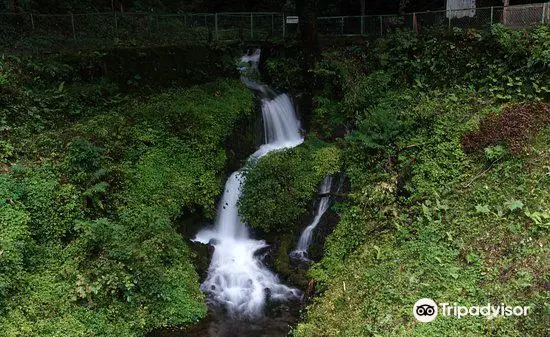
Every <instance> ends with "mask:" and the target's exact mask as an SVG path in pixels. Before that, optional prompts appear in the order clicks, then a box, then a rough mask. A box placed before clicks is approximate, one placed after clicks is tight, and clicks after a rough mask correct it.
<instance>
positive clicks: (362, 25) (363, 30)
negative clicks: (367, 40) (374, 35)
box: [361, 15, 365, 35]
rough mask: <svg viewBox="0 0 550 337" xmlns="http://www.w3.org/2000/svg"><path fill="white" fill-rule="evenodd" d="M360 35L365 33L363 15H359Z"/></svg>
mask: <svg viewBox="0 0 550 337" xmlns="http://www.w3.org/2000/svg"><path fill="white" fill-rule="evenodd" d="M361 35H365V16H364V15H361Z"/></svg>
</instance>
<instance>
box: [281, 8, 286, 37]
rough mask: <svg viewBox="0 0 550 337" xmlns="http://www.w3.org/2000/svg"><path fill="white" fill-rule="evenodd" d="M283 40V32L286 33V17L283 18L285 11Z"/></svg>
mask: <svg viewBox="0 0 550 337" xmlns="http://www.w3.org/2000/svg"><path fill="white" fill-rule="evenodd" d="M282 16H283V40H284V38H285V34H286V18H285V13H283V15H282Z"/></svg>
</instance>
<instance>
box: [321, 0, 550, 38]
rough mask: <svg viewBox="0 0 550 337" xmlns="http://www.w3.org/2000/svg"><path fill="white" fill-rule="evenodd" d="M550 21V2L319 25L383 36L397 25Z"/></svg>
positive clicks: (330, 20)
mask: <svg viewBox="0 0 550 337" xmlns="http://www.w3.org/2000/svg"><path fill="white" fill-rule="evenodd" d="M549 22H550V2H549V3H539V4H532V5H521V6H508V7H506V8H504V7H485V8H473V9H463V10H453V11H447V10H442V11H432V12H419V13H409V14H400V15H376V16H372V15H366V16H331V17H320V18H318V28H319V33H320V34H324V35H365V36H383V35H384V34H386V33H388V32H390V31H392V30H395V29H397V28H399V29H403V28H409V29H412V30H415V31H422V30H423V29H426V28H429V27H434V26H441V27H448V28H449V29H451V28H453V27H457V28H463V29H464V28H477V29H487V28H489V27H490V26H491V25H493V24H496V23H501V24H503V25H505V26H508V27H511V28H527V27H530V26H533V25H537V24H544V23H549Z"/></svg>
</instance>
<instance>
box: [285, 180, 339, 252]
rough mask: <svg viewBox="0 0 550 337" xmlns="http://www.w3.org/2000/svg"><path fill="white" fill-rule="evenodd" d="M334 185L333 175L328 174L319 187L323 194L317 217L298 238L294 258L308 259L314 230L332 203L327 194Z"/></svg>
mask: <svg viewBox="0 0 550 337" xmlns="http://www.w3.org/2000/svg"><path fill="white" fill-rule="evenodd" d="M331 186H332V176H327V177H326V178H325V180H323V183H322V184H321V186H320V187H319V194H320V195H322V197H321V200H319V203H318V204H317V210H316V213H315V217H314V218H313V221H312V222H311V224H309V225H308V226H307V227H306V228H305V229H304V231H303V232H302V235H300V238H299V239H298V244H297V245H296V249H294V250H293V251H292V252H291V253H290V256H291V257H294V258H299V259H302V260H308V258H307V250H308V249H309V246H310V245H311V239H312V237H313V230H315V227H317V225H318V224H319V221H321V217H322V216H323V214H325V212H326V211H327V209H328V207H329V205H330V196H329V195H327V194H328V193H330V190H331Z"/></svg>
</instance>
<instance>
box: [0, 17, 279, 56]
mask: <svg viewBox="0 0 550 337" xmlns="http://www.w3.org/2000/svg"><path fill="white" fill-rule="evenodd" d="M284 25H285V22H284V15H283V14H282V13H193V14H163V15H156V14H148V13H120V12H111V13H92V14H59V15H50V14H29V13H0V52H1V51H2V50H27V49H33V50H39V51H43V50H56V49H59V48H61V47H62V46H69V47H73V46H75V45H77V46H80V47H84V46H92V47H93V46H102V47H106V46H109V44H114V45H129V46H132V45H137V44H142V43H147V44H148V45H162V44H185V43H193V42H198V41H200V42H204V41H213V40H222V41H228V40H266V39H273V38H283V37H284V30H285V27H284Z"/></svg>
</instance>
